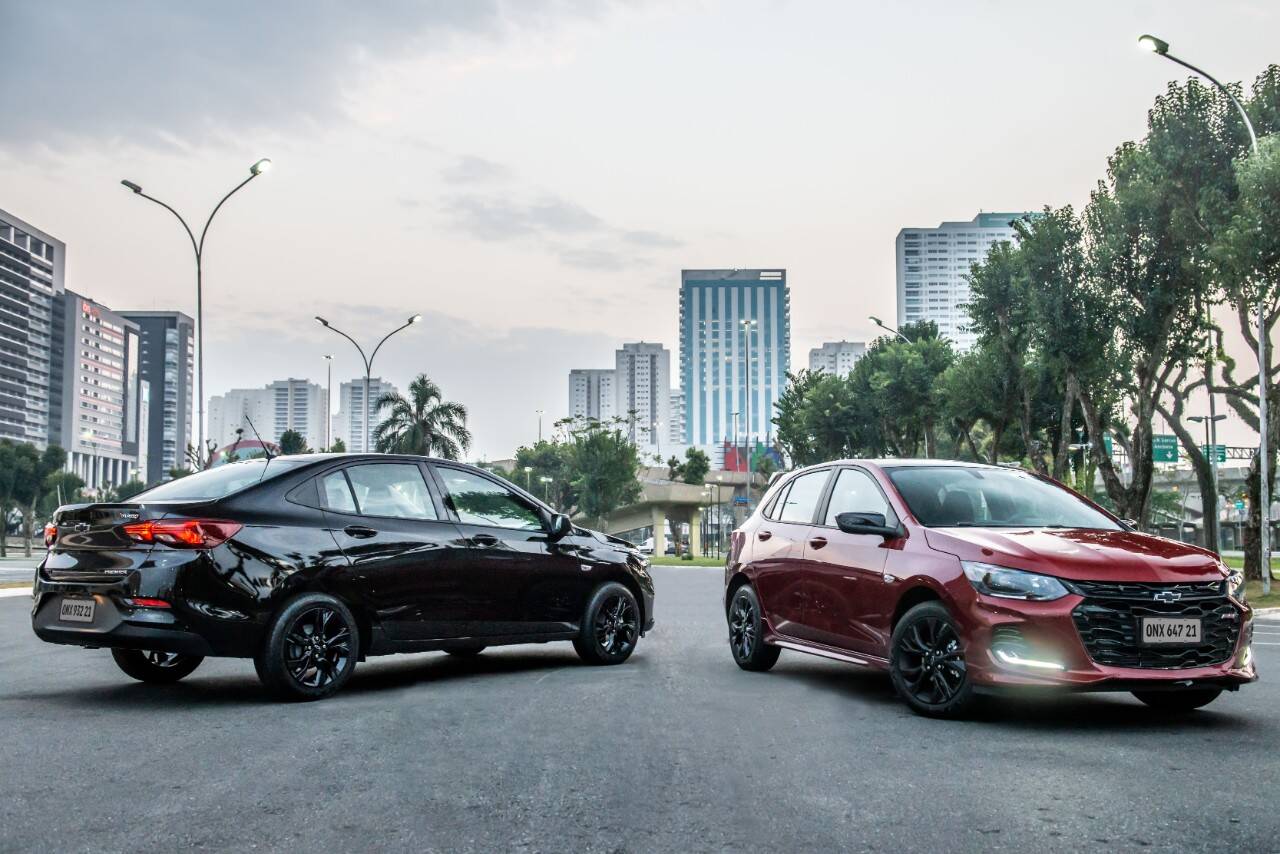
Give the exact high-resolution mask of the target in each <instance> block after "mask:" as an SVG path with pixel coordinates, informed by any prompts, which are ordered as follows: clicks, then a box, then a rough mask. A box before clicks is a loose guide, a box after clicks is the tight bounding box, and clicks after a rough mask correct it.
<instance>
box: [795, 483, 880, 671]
mask: <svg viewBox="0 0 1280 854" xmlns="http://www.w3.org/2000/svg"><path fill="white" fill-rule="evenodd" d="M840 513H880V514H882V515H884V516H885V520H886V522H887V523H888V524H890V525H895V524H897V521H898V520H897V517H896V516H895V515H894V513H893V509H892V508H891V507H890V506H889V502H888V500H887V499H886V498H885V497H884V493H883V492H882V491H881V490H880V488H879V487H878V486H877V485H876V483H875V481H873V480H872V479H871V476H870V475H869V474H867V473H866V472H865V471H863V470H862V469H856V468H845V469H841V470H840V473H839V474H838V475H837V476H836V481H835V484H834V485H833V486H832V489H831V496H830V498H829V500H828V502H827V506H826V508H825V510H824V514H823V523H822V524H821V525H815V526H814V527H813V528H812V529H810V531H809V536H808V538H807V539H806V541H805V546H804V557H803V561H802V562H803V566H804V574H805V578H806V582H807V592H808V599H807V604H808V609H807V611H806V623H807V624H808V625H809V626H810V628H811V630H812V632H813V639H814V640H817V641H819V642H820V643H824V644H828V645H830V646H835V647H838V648H841V649H846V650H849V651H852V652H861V653H865V654H869V655H876V656H883V655H884V649H883V639H882V637H881V634H880V633H879V632H877V631H876V630H875V626H878V625H879V624H880V623H881V622H882V621H883V620H885V619H887V618H886V617H884V615H881V614H878V613H877V612H878V611H879V609H880V608H881V607H883V603H884V601H885V598H884V597H883V596H882V595H880V592H881V591H880V589H879V588H880V587H881V586H883V584H884V568H885V562H886V560H887V558H888V555H889V551H890V550H889V548H888V547H887V546H886V543H885V540H884V538H883V537H880V536H876V535H869V534H846V533H844V532H843V531H841V530H840V529H839V528H838V527H836V521H835V519H836V516H837V515H839V514H840Z"/></svg>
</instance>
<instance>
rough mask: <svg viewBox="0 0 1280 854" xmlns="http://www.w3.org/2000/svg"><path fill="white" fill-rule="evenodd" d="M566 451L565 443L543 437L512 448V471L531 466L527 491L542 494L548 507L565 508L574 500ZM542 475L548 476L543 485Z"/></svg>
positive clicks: (573, 502) (521, 471) (567, 449)
mask: <svg viewBox="0 0 1280 854" xmlns="http://www.w3.org/2000/svg"><path fill="white" fill-rule="evenodd" d="M569 450H570V449H569V445H568V444H567V443H565V442H560V441H548V440H546V439H543V440H541V441H538V442H537V443H535V444H534V445H533V446H532V447H526V446H522V447H520V448H517V449H516V466H515V470H516V471H517V472H520V473H522V474H523V472H524V470H525V469H526V468H530V469H532V471H530V472H529V481H530V489H531V491H532V492H533V493H534V494H535V495H542V496H544V497H545V499H546V501H547V503H548V504H550V505H551V506H552V507H557V508H566V507H572V506H574V504H576V503H577V493H576V492H575V491H574V489H573V483H572V481H573V476H572V475H571V473H570V471H569V458H570V454H569ZM504 474H505V473H504ZM509 476H514V475H509ZM544 477H549V478H551V481H550V482H549V483H545V484H544V483H543V482H542V478H544Z"/></svg>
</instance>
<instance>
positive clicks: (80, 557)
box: [32, 454, 654, 658]
mask: <svg viewBox="0 0 1280 854" xmlns="http://www.w3.org/2000/svg"><path fill="white" fill-rule="evenodd" d="M297 459H299V458H296V457H294V458H290V460H297ZM306 460H307V461H306V462H305V463H303V464H301V465H298V466H297V467H296V468H293V469H292V470H290V471H288V472H286V473H284V474H281V475H279V476H277V477H274V478H269V479H267V480H265V481H264V482H262V483H260V484H257V485H256V486H252V487H250V488H248V489H245V490H242V491H240V492H238V493H234V494H232V495H230V496H228V497H226V498H224V499H221V500H218V501H212V502H168V503H164V504H148V503H147V502H146V501H145V495H144V496H141V498H142V501H141V502H140V503H137V504H120V505H76V506H69V507H63V508H60V509H59V510H58V512H57V514H56V515H55V520H54V521H55V524H57V525H58V538H57V541H56V542H55V544H54V545H53V547H52V548H51V549H50V550H49V553H48V554H47V556H46V557H45V559H44V561H42V562H41V564H40V567H39V568H38V570H37V573H36V580H35V587H34V591H33V593H34V604H33V607H32V625H33V628H34V630H35V632H36V634H37V635H38V636H39V637H41V638H42V639H44V640H46V641H50V642H53V643H63V644H74V645H79V646H87V647H122V648H132V649H150V650H158V651H166V652H182V653H188V654H192V655H204V656H233V657H252V656H253V655H255V654H256V653H257V652H258V651H259V649H260V648H261V645H262V642H263V638H264V634H265V632H266V630H267V628H268V626H269V625H270V623H271V620H272V618H273V616H274V615H275V614H276V613H277V612H278V611H279V609H280V608H281V606H282V605H283V604H284V603H285V602H286V601H288V600H289V599H291V598H292V597H294V596H296V595H299V594H302V593H309V592H321V593H328V594H331V595H333V596H336V597H337V598H339V599H341V600H342V601H343V602H345V603H346V604H347V605H348V607H350V608H351V610H352V612H353V613H354V614H355V616H356V619H357V621H358V622H359V628H360V635H361V638H360V641H361V643H360V650H361V658H363V657H365V656H366V655H383V654H389V653H396V652H413V651H421V650H432V649H448V648H450V647H453V646H466V645H472V644H477V643H483V644H484V645H486V646H493V645H499V644H504V643H529V642H543V641H551V640H570V639H572V638H574V637H576V636H577V635H578V631H579V625H580V621H581V620H582V618H583V612H584V609H585V607H586V602H587V599H588V597H589V596H590V594H591V592H592V591H593V590H595V589H596V588H597V587H599V585H601V584H604V583H606V582H609V581H617V582H620V583H622V584H624V585H625V586H626V587H627V588H628V589H630V590H631V592H632V593H633V594H634V595H635V597H636V601H637V603H638V604H639V606H640V609H641V625H642V626H643V628H644V630H648V629H651V628H652V626H653V599H654V596H653V581H652V579H651V577H650V575H649V573H648V571H647V564H646V561H645V560H644V559H643V558H642V557H641V556H640V554H639V553H638V552H637V551H636V550H635V549H634V548H632V547H631V546H629V545H628V544H626V543H624V542H623V541H621V540H616V539H614V538H610V537H606V536H605V535H602V534H598V533H595V532H592V531H588V530H585V529H582V528H578V527H574V528H573V529H572V531H571V532H570V533H569V534H568V535H566V536H564V537H563V538H560V539H555V538H554V537H553V536H551V535H550V534H549V533H547V531H536V532H535V531H513V530H502V529H499V530H498V532H496V533H495V532H494V531H492V530H479V529H475V528H473V527H471V526H462V525H460V524H459V523H458V521H457V515H456V514H455V513H454V512H453V511H452V509H451V508H450V507H449V506H448V504H447V502H446V501H445V500H444V497H443V494H442V492H441V486H440V483H439V481H438V480H436V478H435V474H434V471H433V469H434V467H435V466H443V465H448V466H454V467H457V468H461V469H463V470H465V471H467V472H470V473H474V474H478V475H480V476H482V477H486V478H488V479H490V480H493V481H495V482H499V483H500V484H501V485H502V486H503V487H504V488H506V489H507V490H509V491H511V492H513V493H516V494H517V495H519V496H520V497H521V498H522V499H523V500H524V501H525V502H527V503H528V504H529V505H530V506H531V507H533V508H536V509H537V511H538V513H539V514H540V515H542V516H543V517H544V519H545V520H546V521H547V525H548V530H549V525H550V522H551V519H552V518H553V516H554V514H555V511H553V510H552V509H551V508H550V507H548V506H547V505H545V504H543V503H542V502H541V501H539V500H538V499H537V498H536V497H534V496H533V495H531V494H529V493H528V492H526V491H525V490H522V489H520V488H519V487H518V486H516V485H514V484H511V483H509V482H507V481H505V480H502V479H501V478H497V477H496V476H494V475H492V474H490V473H488V472H484V471H481V470H479V469H476V468H473V467H471V466H464V465H462V464H458V463H445V462H442V461H436V460H427V459H425V458H419V457H404V456H391V455H355V454H352V455H334V454H317V455H311V456H309V457H307V458H306ZM370 462H376V463H387V462H410V463H413V464H416V465H418V466H420V467H421V469H422V471H423V473H424V477H426V478H427V482H428V484H429V485H430V488H431V492H432V500H433V501H434V502H435V503H436V507H437V512H438V513H439V514H440V516H441V518H442V520H444V521H438V522H425V521H412V520H405V519H390V518H386V517H376V518H375V517H364V516H357V515H354V514H350V515H349V514H343V513H335V512H333V511H332V510H328V509H324V508H323V507H322V506H321V504H322V502H321V501H320V500H319V490H318V488H317V487H316V479H317V478H318V477H319V476H323V475H324V474H326V473H328V472H330V471H333V470H335V469H338V468H342V467H344V466H349V465H357V464H361V463H370ZM173 517H185V518H208V519H220V520H226V521H231V522H237V523H240V524H241V525H243V527H242V528H241V529H240V530H239V531H238V532H237V533H236V534H235V535H234V536H233V537H232V538H231V539H230V540H228V541H226V542H225V543H223V544H221V545H218V546H216V547H215V548H212V549H209V550H182V549H174V548H170V547H167V546H163V545H156V546H150V547H148V546H142V545H139V544H136V543H132V542H131V541H129V540H128V539H127V538H125V537H124V536H123V534H122V533H120V530H121V528H122V526H123V524H125V523H126V522H128V521H136V520H139V519H141V520H146V519H156V518H173ZM77 527H80V528H84V527H88V528H90V529H91V530H90V532H88V533H79V532H77ZM370 532H372V533H370ZM113 538H114V539H113ZM67 595H71V596H92V597H93V598H94V599H95V600H96V601H97V602H98V606H97V607H98V609H99V611H98V613H99V614H100V615H101V617H100V619H96V620H95V624H94V626H93V627H92V628H91V629H85V628H78V627H76V626H74V625H71V624H67V623H63V622H60V621H59V620H58V614H57V603H58V602H59V601H60V600H61V597H63V596H67ZM140 597H153V598H157V599H163V600H166V601H168V602H170V603H171V605H172V607H171V608H168V609H155V608H130V607H129V606H128V605H127V604H126V603H125V600H128V599H134V598H140Z"/></svg>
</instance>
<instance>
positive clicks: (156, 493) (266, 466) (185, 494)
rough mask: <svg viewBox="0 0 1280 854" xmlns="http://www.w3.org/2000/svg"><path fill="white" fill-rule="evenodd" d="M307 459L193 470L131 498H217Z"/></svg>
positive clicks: (158, 499)
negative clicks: (193, 471)
mask: <svg viewBox="0 0 1280 854" xmlns="http://www.w3.org/2000/svg"><path fill="white" fill-rule="evenodd" d="M306 462H307V461H306V460H298V459H293V460H290V459H281V458H279V457H274V458H272V459H270V460H245V461H244V462H239V463H227V464H226V465H223V466H218V467H217V468H211V469H208V470H206V471H202V472H197V473H196V474H190V475H187V476H186V477H180V478H178V479H177V480H171V481H169V482H168V483H162V484H160V485H159V486H156V487H153V488H151V489H148V490H147V491H146V492H142V493H139V494H138V495H135V496H134V497H133V498H132V499H130V501H133V502H139V503H142V502H148V501H215V500H217V499H219V498H222V497H224V496H227V495H230V494H231V493H233V492H239V491H240V490H242V489H244V488H245V487H249V486H253V485H254V484H255V483H261V482H262V481H264V480H270V479H271V478H273V477H277V476H279V475H282V474H284V473H285V472H287V471H290V470H292V469H296V468H297V467H298V466H300V465H303V464H305V463H306Z"/></svg>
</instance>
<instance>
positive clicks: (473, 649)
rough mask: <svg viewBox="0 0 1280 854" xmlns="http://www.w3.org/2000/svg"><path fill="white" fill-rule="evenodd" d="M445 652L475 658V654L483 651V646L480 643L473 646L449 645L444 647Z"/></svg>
mask: <svg viewBox="0 0 1280 854" xmlns="http://www.w3.org/2000/svg"><path fill="white" fill-rule="evenodd" d="M445 652H447V653H449V654H450V655H454V656H457V657H458V658H475V657H476V656H477V655H479V654H480V653H482V652H484V646H483V645H482V644H475V645H474V646H451V647H449V648H448V649H446V650H445Z"/></svg>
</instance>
